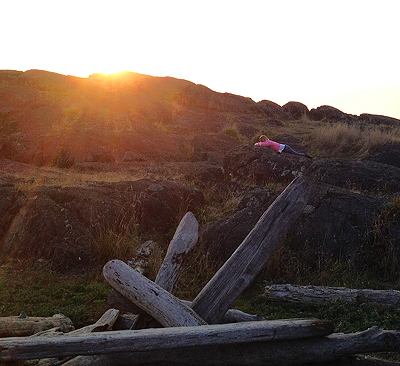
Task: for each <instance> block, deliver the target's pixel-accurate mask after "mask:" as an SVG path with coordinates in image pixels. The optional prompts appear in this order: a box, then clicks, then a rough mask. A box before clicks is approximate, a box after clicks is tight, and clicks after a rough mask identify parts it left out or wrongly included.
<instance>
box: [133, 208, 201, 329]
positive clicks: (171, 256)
mask: <svg viewBox="0 0 400 366" xmlns="http://www.w3.org/2000/svg"><path fill="white" fill-rule="evenodd" d="M198 238H199V224H198V222H197V220H196V217H195V216H194V215H193V213H192V212H187V213H186V214H185V215H184V216H183V218H182V220H181V221H180V223H179V225H178V227H177V229H176V231H175V234H174V236H173V238H172V240H171V242H170V243H169V246H168V249H167V253H166V255H165V258H164V260H163V262H162V263H161V266H160V269H159V270H158V273H157V277H156V279H155V280H154V282H155V283H156V284H157V285H158V286H160V287H161V288H163V289H164V290H166V291H168V292H169V293H171V294H173V293H174V290H175V285H176V282H177V280H178V277H179V272H180V269H181V267H182V264H183V262H184V260H185V259H186V255H187V254H188V253H189V251H190V250H191V249H192V248H193V246H194V245H195V244H196V243H197V240H198ZM158 326H159V324H158V322H156V321H155V320H154V319H153V318H152V317H151V316H150V315H148V314H146V313H144V312H140V313H139V315H138V316H137V318H136V319H135V322H134V324H133V325H132V329H143V328H149V327H158Z"/></svg>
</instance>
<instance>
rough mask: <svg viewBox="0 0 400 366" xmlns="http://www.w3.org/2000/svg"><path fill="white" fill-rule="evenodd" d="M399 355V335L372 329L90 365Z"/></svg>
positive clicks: (118, 357)
mask: <svg viewBox="0 0 400 366" xmlns="http://www.w3.org/2000/svg"><path fill="white" fill-rule="evenodd" d="M238 324H240V323H238ZM198 328H203V327H198ZM147 331H149V330H147ZM399 351H400V332H396V331H389V330H381V329H378V328H376V327H374V328H371V329H368V330H366V331H364V332H360V333H352V334H338V333H335V334H332V335H328V336H326V337H311V338H303V339H289V340H276V341H262V342H252V343H238V344H234V343H231V344H227V345H217V346H215V345H214V346H212V345H210V346H199V347H184V348H175V349H157V351H155V350H151V351H147V350H143V351H142V352H140V351H138V352H118V353H114V354H110V355H103V356H94V362H95V361H96V359H99V360H101V364H99V365H101V366H133V365H152V366H154V365H158V364H160V365H166V364H167V365H187V366H222V365H223V366H239V365H240V366H293V365H304V364H307V363H309V362H327V361H330V360H336V359H341V358H342V357H347V356H351V355H356V354H357V355H358V354H363V353H371V352H373V353H374V352H399ZM92 365H96V363H93V364H92ZM99 365H96V366H99ZM68 366H69V365H68Z"/></svg>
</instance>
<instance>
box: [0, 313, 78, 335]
mask: <svg viewBox="0 0 400 366" xmlns="http://www.w3.org/2000/svg"><path fill="white" fill-rule="evenodd" d="M52 328H56V329H57V330H58V331H59V332H69V331H71V330H74V329H75V328H74V326H73V324H72V321H71V319H69V318H67V317H66V316H64V315H62V314H56V315H53V316H52V317H34V316H25V315H24V314H23V313H22V314H21V315H20V316H8V317H1V318H0V337H22V336H29V335H32V334H35V333H38V332H42V331H45V330H48V329H52Z"/></svg>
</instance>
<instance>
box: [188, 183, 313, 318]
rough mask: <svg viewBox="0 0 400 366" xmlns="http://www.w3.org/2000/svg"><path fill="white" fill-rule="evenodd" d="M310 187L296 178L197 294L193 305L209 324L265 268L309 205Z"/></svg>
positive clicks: (221, 313) (226, 308) (218, 316)
mask: <svg viewBox="0 0 400 366" xmlns="http://www.w3.org/2000/svg"><path fill="white" fill-rule="evenodd" d="M310 186H311V183H310V181H309V180H308V179H307V178H306V177H304V176H302V177H299V178H296V179H295V180H294V181H293V182H292V183H291V184H290V185H289V186H288V187H287V188H286V189H285V190H284V191H283V192H282V193H281V194H280V195H279V197H278V198H277V199H276V200H275V201H274V202H273V204H272V205H271V206H270V207H269V208H268V209H267V210H266V211H265V212H264V214H263V215H262V216H261V218H260V219H259V220H258V222H257V224H256V225H255V226H254V228H253V229H252V230H251V231H250V233H249V234H248V235H247V237H246V238H245V239H244V241H243V242H242V243H241V244H240V246H239V247H238V248H237V249H236V251H235V252H234V253H233V254H232V255H231V257H230V258H229V259H228V260H227V261H226V262H225V264H224V265H223V266H222V267H221V268H220V269H219V270H218V272H217V273H216V274H215V275H214V277H213V278H212V279H211V280H210V281H209V282H208V283H207V285H206V286H205V287H204V288H203V290H202V291H201V292H200V293H199V294H198V295H197V296H196V298H195V299H194V300H193V303H192V308H193V309H194V310H195V311H196V313H197V314H199V315H200V316H201V317H202V318H203V319H204V320H205V321H206V322H207V323H210V324H215V323H219V322H220V321H221V319H222V317H223V316H224V314H225V313H226V311H227V310H228V309H229V307H230V306H231V304H232V303H233V302H234V301H235V300H236V298H237V297H238V296H239V295H240V294H241V293H242V291H243V290H244V289H245V288H246V287H247V286H248V285H249V284H250V283H251V282H252V281H253V279H254V278H255V276H256V275H257V274H258V273H259V271H260V270H261V269H262V268H263V267H264V265H265V264H266V262H267V261H268V260H269V258H270V257H271V256H272V254H273V253H274V252H275V250H276V249H277V247H278V246H279V244H280V242H281V241H282V239H283V237H284V235H285V234H286V233H287V231H288V230H289V228H290V226H291V225H292V224H293V222H294V221H295V220H296V218H297V217H298V216H299V215H300V214H301V212H302V211H303V209H304V207H305V206H306V204H307V200H308V197H309V195H310Z"/></svg>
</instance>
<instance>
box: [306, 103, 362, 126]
mask: <svg viewBox="0 0 400 366" xmlns="http://www.w3.org/2000/svg"><path fill="white" fill-rule="evenodd" d="M309 115H310V118H311V120H313V121H321V120H324V119H326V120H329V121H333V122H348V121H350V120H353V121H354V122H355V121H357V117H355V116H351V115H349V114H346V113H343V112H342V111H340V110H339V109H337V108H334V107H331V106H329V105H323V106H321V107H318V108H313V109H311V110H310V114H309Z"/></svg>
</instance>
